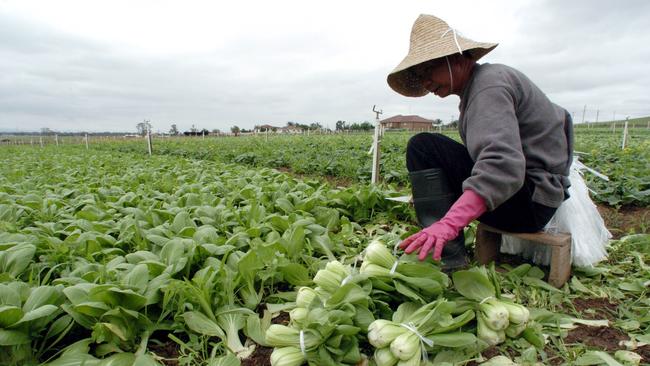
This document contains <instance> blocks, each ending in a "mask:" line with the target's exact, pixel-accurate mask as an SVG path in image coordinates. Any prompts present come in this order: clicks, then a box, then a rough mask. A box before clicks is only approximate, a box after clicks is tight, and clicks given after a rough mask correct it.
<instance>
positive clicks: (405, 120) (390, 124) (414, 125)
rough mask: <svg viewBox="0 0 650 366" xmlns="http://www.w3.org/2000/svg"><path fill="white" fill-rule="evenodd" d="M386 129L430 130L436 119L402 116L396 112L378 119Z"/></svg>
mask: <svg viewBox="0 0 650 366" xmlns="http://www.w3.org/2000/svg"><path fill="white" fill-rule="evenodd" d="M379 123H381V125H382V126H383V127H384V128H385V129H387V130H408V131H431V130H433V126H434V124H435V123H436V121H434V120H431V119H426V118H422V117H420V116H415V115H413V116H402V115H401V114H398V115H397V116H393V117H390V118H386V119H384V120H382V121H379Z"/></svg>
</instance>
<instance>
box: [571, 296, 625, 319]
mask: <svg viewBox="0 0 650 366" xmlns="http://www.w3.org/2000/svg"><path fill="white" fill-rule="evenodd" d="M573 306H574V307H575V308H576V310H577V311H579V312H580V313H581V314H582V317H583V318H585V319H607V320H615V319H616V316H615V314H616V308H617V307H618V305H617V304H613V303H611V302H610V301H609V299H605V298H586V299H583V298H576V299H573Z"/></svg>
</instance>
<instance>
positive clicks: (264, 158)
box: [97, 128, 650, 206]
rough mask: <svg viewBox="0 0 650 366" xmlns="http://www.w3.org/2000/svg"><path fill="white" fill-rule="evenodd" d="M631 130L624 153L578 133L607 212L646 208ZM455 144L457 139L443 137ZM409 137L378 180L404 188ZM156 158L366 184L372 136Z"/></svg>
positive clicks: (224, 141) (647, 194) (170, 146)
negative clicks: (267, 169) (615, 208)
mask: <svg viewBox="0 0 650 366" xmlns="http://www.w3.org/2000/svg"><path fill="white" fill-rule="evenodd" d="M646 132H647V131H645V130H635V131H634V132H633V133H632V134H631V136H630V138H629V140H628V142H627V145H626V149H624V150H622V149H621V148H620V146H621V139H620V135H619V134H612V133H610V132H609V131H608V130H604V131H596V129H593V130H591V129H585V128H582V129H578V130H577V133H576V144H575V145H576V146H575V149H576V151H577V152H578V156H579V157H580V159H581V160H582V161H583V162H584V163H585V164H587V166H589V167H591V168H593V169H595V170H596V171H600V172H602V173H603V174H605V175H607V176H608V177H609V181H605V180H602V179H600V178H598V177H597V176H596V175H593V174H591V173H586V174H585V175H584V176H585V179H586V180H587V182H588V184H589V186H590V188H591V189H592V190H593V192H594V193H595V194H594V196H593V197H594V199H595V200H596V201H598V202H601V203H605V204H608V205H611V206H621V205H636V206H648V205H650V163H649V162H650V133H646ZM445 133H446V134H448V135H449V136H451V137H453V138H455V139H457V140H459V137H458V136H457V134H455V133H450V132H445ZM410 136H411V135H410V134H407V133H388V134H386V135H385V136H384V138H383V140H382V142H381V177H382V179H383V181H384V182H386V183H395V184H397V185H400V186H406V185H408V184H409V182H408V174H407V171H406V167H405V158H404V157H405V150H406V144H407V141H408V139H409V138H410ZM154 145H155V146H154V152H155V153H156V154H160V155H170V156H181V157H188V158H193V159H203V160H210V161H217V162H222V163H236V164H244V165H247V166H253V167H271V168H277V169H288V170H290V171H291V172H293V173H296V174H307V175H312V176H321V177H322V176H327V177H330V178H337V179H338V180H342V181H347V182H368V181H369V180H370V176H371V169H372V168H371V156H370V155H369V154H368V151H369V149H370V146H371V145H372V136H371V135H368V134H360V135H312V136H272V137H268V138H267V137H266V136H264V135H261V136H245V137H226V138H207V139H202V138H200V137H198V138H166V139H164V138H163V139H157V140H155V143H154ZM97 146H98V147H99V148H101V149H107V150H109V151H110V150H118V151H122V152H135V153H142V154H144V153H146V147H145V145H144V142H143V141H129V142H116V143H102V144H99V145H97Z"/></svg>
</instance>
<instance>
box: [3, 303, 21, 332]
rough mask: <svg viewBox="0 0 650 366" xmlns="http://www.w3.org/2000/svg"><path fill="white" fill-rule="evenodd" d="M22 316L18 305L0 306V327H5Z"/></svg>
mask: <svg viewBox="0 0 650 366" xmlns="http://www.w3.org/2000/svg"><path fill="white" fill-rule="evenodd" d="M22 317H23V310H22V309H21V308H19V307H18V306H12V305H9V306H7V305H4V306H0V327H2V328H7V327H9V326H10V325H12V324H14V323H16V322H17V321H19V320H20V318H22Z"/></svg>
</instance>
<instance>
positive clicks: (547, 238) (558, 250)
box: [476, 223, 571, 287]
mask: <svg viewBox="0 0 650 366" xmlns="http://www.w3.org/2000/svg"><path fill="white" fill-rule="evenodd" d="M501 235H510V236H513V237H515V238H520V239H525V240H530V241H532V242H535V243H536V244H539V245H550V246H551V247H552V249H551V271H550V273H549V275H548V282H549V283H550V284H551V285H553V286H555V287H562V286H563V285H564V283H565V282H566V281H567V280H568V279H569V276H570V275H571V234H565V233H558V234H549V233H544V232H537V233H509V232H506V231H503V230H499V229H495V228H493V227H490V226H488V225H485V224H482V223H479V225H478V227H477V229H476V260H477V262H479V263H480V264H488V263H490V262H493V261H495V260H496V259H497V258H498V257H499V252H500V248H501Z"/></svg>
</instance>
